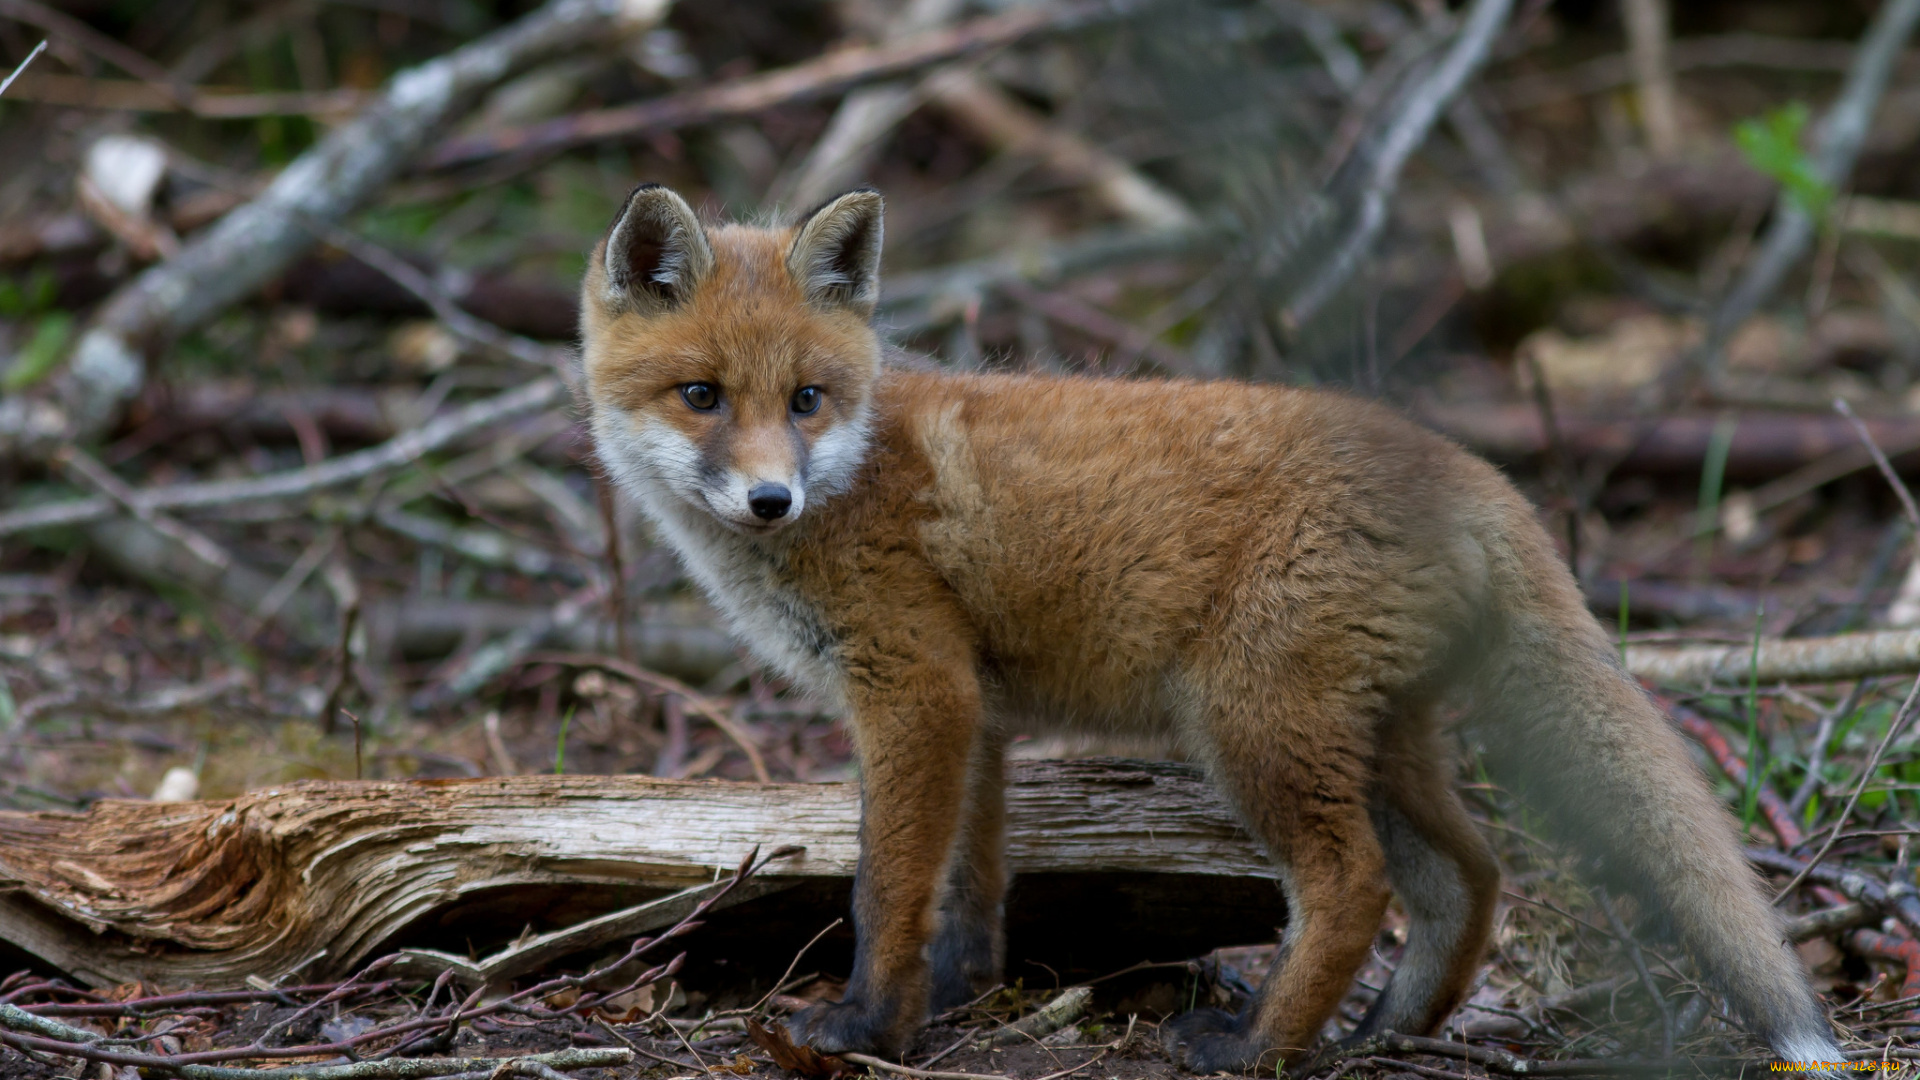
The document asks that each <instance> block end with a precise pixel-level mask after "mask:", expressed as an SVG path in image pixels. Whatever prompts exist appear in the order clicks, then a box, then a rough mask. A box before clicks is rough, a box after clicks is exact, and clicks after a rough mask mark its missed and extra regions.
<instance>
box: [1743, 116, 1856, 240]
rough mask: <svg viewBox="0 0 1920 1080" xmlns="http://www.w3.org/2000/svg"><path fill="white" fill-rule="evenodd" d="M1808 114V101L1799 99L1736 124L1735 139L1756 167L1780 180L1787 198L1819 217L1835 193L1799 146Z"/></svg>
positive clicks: (1811, 214) (1824, 211)
mask: <svg viewBox="0 0 1920 1080" xmlns="http://www.w3.org/2000/svg"><path fill="white" fill-rule="evenodd" d="M1809 116H1810V114H1809V113H1808V111H1807V106H1806V105H1805V103H1803V102H1798V101H1796V102H1794V103H1793V104H1791V105H1785V106H1782V107H1781V108H1778V109H1775V110H1774V111H1772V112H1770V113H1767V114H1766V115H1765V116H1756V117H1752V118H1749V119H1746V120H1742V121H1740V122H1739V123H1738V124H1735V125H1734V127H1733V141H1734V143H1735V144H1737V145H1738V146H1739V147H1740V152H1741V153H1743V154H1745V155H1746V158H1747V161H1748V162H1749V163H1751V164H1752V165H1753V167H1754V168H1756V169H1759V170H1760V171H1761V172H1763V173H1766V174H1767V175H1768V176H1770V177H1772V178H1773V179H1774V180H1776V181H1778V182H1779V184H1780V186H1781V187H1783V188H1785V189H1786V192H1787V197H1788V198H1790V199H1792V200H1793V201H1794V202H1795V203H1797V204H1799V206H1800V209H1802V210H1804V211H1806V212H1807V213H1808V214H1809V215H1810V216H1812V217H1816V218H1817V217H1820V216H1821V215H1822V214H1824V213H1826V210H1827V207H1828V206H1829V205H1831V204H1832V202H1833V194H1834V193H1833V185H1832V184H1829V183H1827V181H1826V180H1825V179H1823V178H1822V177H1821V176H1820V173H1819V171H1818V170H1817V169H1815V168H1814V164H1813V159H1812V158H1811V157H1809V156H1808V154H1807V152H1806V151H1805V150H1804V149H1802V148H1801V145H1800V138H1801V136H1802V135H1803V134H1804V133H1805V131H1806V128H1807V121H1808V118H1809Z"/></svg>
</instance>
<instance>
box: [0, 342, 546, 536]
mask: <svg viewBox="0 0 1920 1080" xmlns="http://www.w3.org/2000/svg"><path fill="white" fill-rule="evenodd" d="M565 392H566V387H565V385H564V384H562V383H561V381H560V380H559V379H558V378H544V379H535V380H534V381H533V382H530V383H527V384H526V385H524V386H520V387H518V388H516V389H513V390H508V391H506V392H505V393H502V394H498V395H496V396H494V397H490V398H487V399H485V400H483V401H477V402H475V403H473V404H471V405H467V406H463V407H461V408H458V409H453V410H450V411H448V412H445V413H442V414H441V415H439V416H436V417H434V418H433V419H431V420H429V421H427V422H426V423H424V424H422V425H420V426H419V427H417V428H414V429H413V430H412V431H409V432H406V433H405V434H403V435H399V436H396V437H394V438H393V439H390V440H388V441H387V442H385V443H382V444H380V445H379V446H374V447H369V448H368V449H365V450H361V451H358V452H356V453H352V454H342V455H341V456H339V457H336V458H332V459H329V460H327V461H325V462H322V463H321V464H319V465H312V466H308V467H307V468H304V469H291V470H288V471H286V472H278V473H269V474H268V475H266V476H258V477H252V478H249V479H246V480H218V481H210V482H201V483H188V484H170V485H167V486H165V487H158V488H148V489H146V490H143V491H138V492H136V493H135V497H136V501H137V503H138V505H140V506H143V507H145V508H147V509H149V510H185V509H204V508H207V507H212V506H223V505H228V504H232V503H240V502H254V501H259V500H265V499H284V498H291V497H295V496H302V495H310V494H312V493H314V492H316V491H321V490H324V489H326V488H330V487H337V486H339V485H341V484H350V483H352V482H354V481H356V480H363V479H365V478H367V477H369V476H374V475H377V474H379V473H383V472H390V471H392V470H394V469H398V468H401V467H403V466H406V465H410V464H412V463H413V462H415V461H417V460H419V459H420V458H421V457H422V456H424V455H426V454H430V453H432V452H433V451H435V450H438V449H440V448H441V447H443V446H446V445H448V444H449V443H452V442H455V441H456V440H459V439H462V438H465V437H466V436H468V435H470V434H473V433H474V432H476V431H481V430H484V429H486V428H489V427H493V426H495V425H497V424H500V423H503V422H505V421H507V420H511V419H514V418H515V417H519V416H523V415H525V414H527V413H531V412H537V411H539V410H542V409H546V408H549V407H551V406H553V405H555V404H558V403H559V402H560V400H561V398H562V397H563V395H564V394H565ZM114 513H115V504H114V502H113V500H111V499H108V498H105V497H96V498H91V499H74V500H71V501H68V502H59V503H49V504H47V505H43V506H33V507H27V508H24V509H20V510H11V511H7V512H5V513H0V536H7V535H10V534H12V533H17V532H23V531H25V530H28V529H45V528H53V527H57V526H62V525H84V524H87V523H89V522H94V521H100V520H102V519H104V518H108V517H112V516H113V515H114Z"/></svg>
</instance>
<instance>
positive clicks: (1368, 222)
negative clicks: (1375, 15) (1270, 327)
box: [1280, 0, 1513, 326]
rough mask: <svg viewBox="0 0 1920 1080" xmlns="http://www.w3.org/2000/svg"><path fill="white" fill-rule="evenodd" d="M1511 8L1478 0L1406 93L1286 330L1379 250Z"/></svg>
mask: <svg viewBox="0 0 1920 1080" xmlns="http://www.w3.org/2000/svg"><path fill="white" fill-rule="evenodd" d="M1512 8H1513V2H1512V0H1474V2H1473V4H1472V5H1471V6H1470V7H1469V8H1468V9H1467V11H1466V13H1465V15H1464V17H1463V22H1462V23H1461V26H1460V32H1459V34H1458V35H1457V36H1456V37H1455V38H1454V41H1453V45H1452V46H1451V47H1450V48H1449V49H1448V50H1447V54H1446V56H1445V57H1443V58H1442V59H1441V60H1440V62H1439V63H1438V64H1437V65H1435V66H1434V68H1433V70H1432V71H1430V72H1428V73H1427V74H1426V75H1425V76H1424V77H1422V78H1420V79H1418V80H1417V81H1416V82H1415V83H1414V84H1412V85H1409V86H1407V87H1404V88H1403V89H1402V91H1401V94H1400V96H1399V98H1398V99H1397V102H1396V107H1395V110H1394V112H1393V114H1392V115H1391V117H1390V119H1389V120H1388V121H1387V123H1386V124H1385V125H1384V126H1383V128H1382V129H1381V131H1380V134H1379V136H1378V137H1377V138H1376V139H1374V140H1373V141H1372V142H1371V143H1370V144H1369V146H1368V148H1367V150H1366V152H1365V153H1364V154H1363V155H1362V156H1361V157H1360V158H1359V159H1357V160H1356V161H1355V162H1354V163H1353V165H1354V166H1355V168H1354V170H1353V172H1352V173H1350V175H1352V176H1353V177H1355V179H1354V180H1353V181H1351V182H1350V183H1351V184H1354V185H1357V190H1352V191H1345V190H1338V191H1336V197H1337V198H1340V199H1341V200H1342V201H1347V200H1351V202H1352V206H1351V208H1350V209H1349V211H1348V215H1349V218H1350V224H1349V225H1348V226H1347V230H1346V235H1345V236H1344V237H1343V238H1342V239H1341V240H1340V241H1339V243H1338V245H1337V246H1336V247H1335V249H1334V250H1333V252H1332V253H1331V254H1329V255H1328V256H1327V257H1326V258H1324V259H1323V260H1320V263H1319V265H1320V270H1319V271H1318V272H1317V273H1315V274H1314V275H1313V276H1312V277H1311V278H1309V279H1308V280H1307V281H1306V283H1305V284H1303V285H1302V286H1300V287H1299V288H1298V289H1296V290H1295V291H1294V292H1293V294H1292V295H1291V296H1290V297H1289V298H1288V299H1287V302H1286V303H1285V304H1284V305H1283V306H1282V310H1281V314H1280V318H1281V322H1282V323H1283V325H1287V326H1300V325H1302V324H1304V323H1305V322H1306V321H1307V320H1309V319H1311V318H1313V316H1314V315H1316V314H1318V313H1319V311H1320V309H1321V308H1322V307H1324V306H1325V305H1326V303H1327V301H1329V300H1331V299H1333V296H1334V294H1335V293H1337V292H1339V290H1340V288H1341V286H1343V285H1345V284H1346V283H1347V279H1348V278H1350V277H1352V276H1353V273H1354V271H1355V270H1357V269H1358V268H1359V266H1360V263H1361V260H1363V259H1364V258H1365V257H1366V255H1367V253H1368V252H1370V251H1372V250H1373V244H1374V241H1375V240H1377V239H1378V238H1379V236H1380V233H1381V230H1383V229H1385V228H1386V225H1387V212H1388V206H1389V204H1390V203H1391V202H1392V200H1393V195H1394V192H1395V191H1396V190H1398V188H1399V186H1400V173H1401V170H1403V169H1404V168H1405V167H1406V164H1407V160H1408V159H1409V158H1411V157H1412V156H1413V152H1414V151H1415V150H1418V149H1419V148H1420V145H1421V144H1422V143H1424V142H1426V139H1427V133H1428V132H1429V131H1431V130H1432V129H1433V124H1434V121H1436V120H1438V119H1439V118H1440V115H1441V113H1443V112H1444V111H1446V107H1447V105H1448V104H1449V103H1450V102H1452V101H1453V99H1454V97H1455V95H1457V94H1458V93H1459V92H1460V88H1461V87H1463V86H1465V85H1466V82H1467V80H1468V79H1469V78H1471V77H1472V76H1473V74H1474V73H1475V72H1476V71H1478V70H1479V69H1480V66H1481V65H1482V64H1483V63H1485V61H1486V58H1487V53H1488V52H1489V51H1490V50H1491V49H1492V48H1493V41H1494V38H1496V37H1497V36H1498V35H1499V33H1500V29H1501V28H1502V27H1504V26H1505V25H1506V24H1507V15H1508V12H1510V11H1511V10H1512ZM1335 183H1336V184H1338V185H1340V186H1341V187H1342V188H1344V187H1346V186H1348V185H1347V183H1343V182H1342V181H1341V180H1340V179H1339V178H1336V181H1335Z"/></svg>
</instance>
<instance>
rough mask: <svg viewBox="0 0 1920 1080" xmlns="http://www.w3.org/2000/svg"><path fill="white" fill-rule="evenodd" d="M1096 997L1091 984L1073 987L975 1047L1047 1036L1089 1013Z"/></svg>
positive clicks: (988, 1047) (1006, 1043) (1009, 1044)
mask: <svg viewBox="0 0 1920 1080" xmlns="http://www.w3.org/2000/svg"><path fill="white" fill-rule="evenodd" d="M1092 1000H1093V988H1092V987H1091V986H1075V987H1072V988H1071V989H1068V990H1066V991H1063V992H1062V993H1061V994H1060V996H1059V997H1056V998H1054V999H1053V1000H1052V1001H1049V1002H1047V1003H1046V1004H1045V1005H1043V1006H1041V1007H1040V1008H1039V1009H1037V1010H1035V1011H1034V1013H1033V1014H1032V1015H1031V1016H1026V1017H1022V1018H1021V1019H1019V1020H1016V1021H1014V1022H1013V1023H1011V1024H1008V1025H1007V1026H1006V1027H1003V1028H1001V1029H1000V1030H999V1031H996V1032H994V1033H993V1034H992V1035H989V1036H987V1037H986V1038H985V1039H982V1040H980V1041H979V1042H977V1043H975V1044H974V1049H976V1050H987V1049H991V1048H993V1047H996V1046H1013V1045H1015V1044H1017V1043H1024V1042H1030V1041H1033V1040H1036V1039H1043V1038H1045V1037H1047V1036H1048V1035H1051V1034H1053V1033H1054V1032H1056V1031H1059V1030H1060V1029H1061V1028H1063V1027H1066V1026H1067V1025H1068V1024H1071V1023H1073V1022H1074V1021H1075V1020H1078V1019H1080V1018H1081V1017H1082V1016H1085V1015H1086V1013H1087V1004H1088V1002H1091V1001H1092Z"/></svg>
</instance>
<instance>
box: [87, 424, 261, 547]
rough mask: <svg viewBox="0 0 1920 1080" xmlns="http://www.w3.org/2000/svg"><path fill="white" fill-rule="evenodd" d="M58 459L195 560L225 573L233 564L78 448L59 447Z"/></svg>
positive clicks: (210, 543) (210, 542) (206, 540)
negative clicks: (184, 550)
mask: <svg viewBox="0 0 1920 1080" xmlns="http://www.w3.org/2000/svg"><path fill="white" fill-rule="evenodd" d="M58 460H59V461H60V463H61V464H63V465H65V466H66V467H67V468H68V469H70V470H72V471H73V472H74V473H75V474H76V475H78V476H79V477H80V478H81V479H82V480H85V481H86V482H87V483H88V484H90V485H92V486H93V487H95V488H98V489H99V490H100V493H101V494H103V495H105V496H106V497H107V498H109V499H112V500H113V501H114V502H115V503H116V504H118V505H119V506H121V507H123V508H124V509H125V510H126V511H127V513H129V514H132V515H133V516H134V517H135V518H138V519H139V520H140V521H142V522H145V523H146V524H147V525H148V526H149V527H150V528H152V529H153V531H155V532H157V533H159V534H160V535H162V536H165V537H167V538H168V539H170V540H174V541H177V542H178V543H179V544H180V545H181V546H182V547H185V548H186V549H187V550H188V551H191V552H193V556H194V558H196V559H199V560H200V561H201V562H203V563H206V564H207V565H208V566H211V567H214V568H215V569H219V570H225V569H226V568H228V567H229V566H232V565H233V556H231V555H229V554H227V551H226V549H225V548H223V547H221V546H220V545H219V544H217V543H215V542H214V540H213V538H212V537H210V536H208V535H207V534H206V533H203V532H201V531H200V530H198V529H195V528H193V527H192V526H189V525H186V524H184V523H182V522H179V521H176V520H174V519H173V518H171V517H168V516H167V515H165V514H162V513H160V512H158V511H156V510H154V509H153V508H152V507H151V506H147V505H145V504H144V503H143V502H141V500H140V495H139V493H138V492H136V491H134V489H132V488H130V487H128V486H127V484H126V482H125V481H123V480H121V479H120V478H119V477H117V476H115V475H113V473H112V471H110V470H109V469H108V468H107V467H106V466H105V465H102V464H100V463H99V462H98V461H95V460H94V459H93V458H92V456H91V455H89V454H88V453H87V452H86V451H84V450H82V449H80V448H79V447H77V446H67V447H62V448H61V450H60V453H59V455H58Z"/></svg>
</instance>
